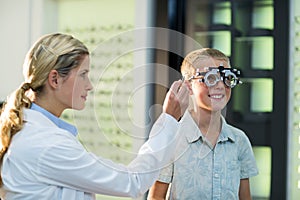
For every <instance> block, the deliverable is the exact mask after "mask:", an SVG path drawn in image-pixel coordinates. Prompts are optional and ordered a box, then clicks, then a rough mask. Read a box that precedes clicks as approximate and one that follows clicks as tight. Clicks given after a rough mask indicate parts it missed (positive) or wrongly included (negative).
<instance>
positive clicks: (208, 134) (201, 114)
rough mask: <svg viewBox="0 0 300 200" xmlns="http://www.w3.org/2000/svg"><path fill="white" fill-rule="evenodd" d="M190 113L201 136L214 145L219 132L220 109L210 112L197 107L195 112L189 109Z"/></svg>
mask: <svg viewBox="0 0 300 200" xmlns="http://www.w3.org/2000/svg"><path fill="white" fill-rule="evenodd" d="M191 115H192V117H193V119H194V121H195V122H196V124H197V125H198V128H199V129H200V131H201V133H202V134H203V136H204V137H205V138H206V139H207V140H208V141H210V142H211V143H212V144H213V146H215V144H216V142H217V140H218V138H219V135H220V133H221V127H222V120H221V111H220V112H211V111H207V110H201V109H199V110H197V112H195V111H194V110H193V111H191Z"/></svg>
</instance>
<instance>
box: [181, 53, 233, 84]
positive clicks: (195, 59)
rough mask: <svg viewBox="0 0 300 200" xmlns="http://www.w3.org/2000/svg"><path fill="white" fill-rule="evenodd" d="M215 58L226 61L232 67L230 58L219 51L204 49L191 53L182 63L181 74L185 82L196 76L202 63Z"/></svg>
mask: <svg viewBox="0 0 300 200" xmlns="http://www.w3.org/2000/svg"><path fill="white" fill-rule="evenodd" d="M209 58H213V59H216V60H221V61H224V62H226V63H227V64H228V66H229V67H230V61H229V58H228V57H227V56H226V55H225V54H224V53H222V52H221V51H219V50H217V49H212V48H202V49H197V50H195V51H192V52H190V53H189V54H188V55H187V56H186V57H185V58H184V60H183V61H182V64H181V74H182V76H184V79H185V80H189V79H190V78H191V77H192V76H194V75H195V72H196V69H197V68H200V67H201V65H200V64H201V61H203V60H206V59H209Z"/></svg>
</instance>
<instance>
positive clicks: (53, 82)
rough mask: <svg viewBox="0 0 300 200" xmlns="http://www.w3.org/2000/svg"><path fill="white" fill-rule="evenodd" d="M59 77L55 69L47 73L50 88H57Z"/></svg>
mask: <svg viewBox="0 0 300 200" xmlns="http://www.w3.org/2000/svg"><path fill="white" fill-rule="evenodd" d="M58 79H59V74H58V72H57V71H56V70H54V69H53V70H51V71H50V73H49V75H48V83H49V85H50V87H51V88H53V89H56V88H58V83H59V81H58Z"/></svg>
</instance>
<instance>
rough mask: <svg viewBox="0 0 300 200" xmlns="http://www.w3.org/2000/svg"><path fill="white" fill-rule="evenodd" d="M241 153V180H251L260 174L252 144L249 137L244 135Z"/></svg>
mask: <svg viewBox="0 0 300 200" xmlns="http://www.w3.org/2000/svg"><path fill="white" fill-rule="evenodd" d="M239 146H240V147H241V151H239V152H240V154H239V161H240V166H241V168H240V170H241V177H240V178H241V179H245V178H250V177H252V176H256V175H257V174H258V168H257V165H256V160H255V157H254V153H253V150H252V146H251V143H250V141H249V139H248V138H247V136H246V135H245V134H244V135H243V137H242V140H241V144H240V145H239Z"/></svg>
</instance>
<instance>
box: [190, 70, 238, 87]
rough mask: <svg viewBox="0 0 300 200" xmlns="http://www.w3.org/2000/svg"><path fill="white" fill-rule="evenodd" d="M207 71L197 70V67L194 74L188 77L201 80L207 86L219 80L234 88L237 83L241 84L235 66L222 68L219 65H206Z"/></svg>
mask: <svg viewBox="0 0 300 200" xmlns="http://www.w3.org/2000/svg"><path fill="white" fill-rule="evenodd" d="M207 69H208V71H207V72H199V68H198V69H197V71H196V74H195V75H194V76H192V77H191V78H190V80H191V79H198V80H199V82H203V83H205V84H206V86H207V87H213V86H214V85H216V84H217V83H218V82H219V81H223V83H224V84H225V85H226V86H227V87H230V88H234V87H235V86H236V85H237V84H242V81H241V80H240V76H241V71H240V70H238V69H235V68H224V66H222V65H220V66H219V67H207Z"/></svg>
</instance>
